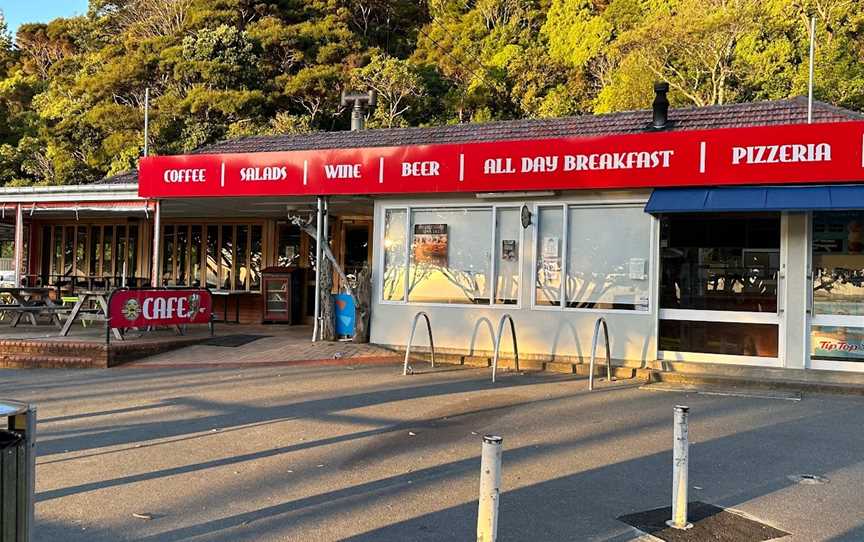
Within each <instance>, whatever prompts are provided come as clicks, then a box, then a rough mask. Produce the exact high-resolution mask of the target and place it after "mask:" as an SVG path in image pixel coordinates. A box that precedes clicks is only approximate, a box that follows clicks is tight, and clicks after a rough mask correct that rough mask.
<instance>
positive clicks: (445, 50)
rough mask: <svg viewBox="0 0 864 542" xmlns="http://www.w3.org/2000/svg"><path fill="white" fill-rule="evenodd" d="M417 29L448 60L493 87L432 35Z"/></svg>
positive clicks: (420, 28)
mask: <svg viewBox="0 0 864 542" xmlns="http://www.w3.org/2000/svg"><path fill="white" fill-rule="evenodd" d="M417 30H418V31H419V32H420V33H421V34H423V35H424V36H426V38H427V39H429V41H431V42H432V43H434V44H435V45H436V46H437V47H438V49H440V50H441V52H442V53H444V54H445V55H447V56H448V57H449V58H450V60H452V61H453V62H455V63H456V64H457V65H459V66H461V67H462V68H465V69H466V70H468V71H469V72H470V73H471V74H472V75H474V77H476V78H477V79H480V80H481V81H483V82H484V83H485V84H486V85H488V86H489V87H492V88H495V86H494V85H493V84H492V83H490V82H489V81H488V80H487V79H486V78H485V77H483V76H482V75H480V74H478V73H477V72H476V71H474V70H473V69H471V68H470V67H469V66H466V65H465V64H464V63H462V62H460V61H459V60H458V59H457V58H456V57H454V56H453V55H452V54H450V51H448V50H447V49H445V48H444V46H443V45H441V44H440V43H439V42H438V41H437V40H436V39H435V38H433V37H432V36H430V35H429V34H428V33H427V32H426V31H425V30H423V28H422V27H417ZM450 37H451V38H452V37H453V36H452V35H451V36H450Z"/></svg>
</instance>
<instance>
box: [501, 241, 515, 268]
mask: <svg viewBox="0 0 864 542" xmlns="http://www.w3.org/2000/svg"><path fill="white" fill-rule="evenodd" d="M517 250H518V249H517V245H516V240H515V239H503V240H502V241H501V259H502V260H504V261H505V262H515V261H516V260H517V259H518V258H519V255H518V254H517Z"/></svg>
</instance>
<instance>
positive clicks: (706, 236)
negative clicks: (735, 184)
mask: <svg viewBox="0 0 864 542" xmlns="http://www.w3.org/2000/svg"><path fill="white" fill-rule="evenodd" d="M660 266H661V278H660V307H661V308H664V309H698V310H716V311H746V312H776V311H777V275H778V271H779V269H780V217H779V216H746V215H740V216H739V215H710V216H705V215H669V216H664V217H663V218H662V220H661V222H660Z"/></svg>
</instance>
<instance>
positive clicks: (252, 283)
mask: <svg viewBox="0 0 864 542" xmlns="http://www.w3.org/2000/svg"><path fill="white" fill-rule="evenodd" d="M263 231H264V228H263V227H262V226H261V224H248V223H246V224H244V223H241V224H221V225H217V224H191V225H190V224H176V225H174V224H170V225H166V226H165V228H164V233H163V237H162V243H163V256H162V257H163V260H162V267H163V270H164V272H165V273H166V275H165V276H164V277H163V279H164V282H165V284H169V285H177V286H196V285H199V284H206V286H207V287H208V288H212V289H223V290H254V291H258V290H260V289H261V263H262V261H263V251H262V247H263ZM171 258H173V260H171Z"/></svg>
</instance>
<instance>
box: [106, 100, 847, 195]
mask: <svg viewBox="0 0 864 542" xmlns="http://www.w3.org/2000/svg"><path fill="white" fill-rule="evenodd" d="M651 115H652V113H651V110H650V109H644V110H639V111H623V112H620V113H609V114H604V115H580V116H576V117H564V118H557V119H527V120H509V121H497V122H488V123H482V124H454V125H448V126H436V127H431V128H384V129H372V130H362V131H358V132H350V131H341V132H313V133H310V134H301V135H284V136H279V135H277V136H250V137H243V138H239V139H230V140H227V141H220V142H218V143H214V144H212V145H207V146H205V147H201V148H199V149H196V150H195V151H193V152H192V154H219V153H251V152H278V151H300V150H315V149H345V148H363V147H391V146H393V147H395V146H403V145H429V144H444V143H472V142H481V141H502V140H521V139H542V138H557V137H589V136H600V135H622V134H635V133H640V132H645V131H647V130H648V125H649V123H650V122H651ZM850 120H864V115H862V114H861V113H856V112H855V111H851V110H849V109H843V108H841V107H836V106H833V105H830V104H827V103H824V102H818V101H817V102H814V104H813V122H843V121H850ZM806 121H807V99H806V98H804V97H798V98H791V99H788V100H774V101H764V102H748V103H740V104H728V105H713V106H707V107H687V108H670V109H669V126H668V127H667V130H670V131H681V130H706V129H714V128H740V127H747V126H769V125H777V124H798V123H804V122H806ZM136 182H137V173H136V172H134V171H131V172H125V173H121V174H118V175H114V176H111V177H106V178H104V179H102V180H100V181H99V184H125V183H136Z"/></svg>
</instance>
